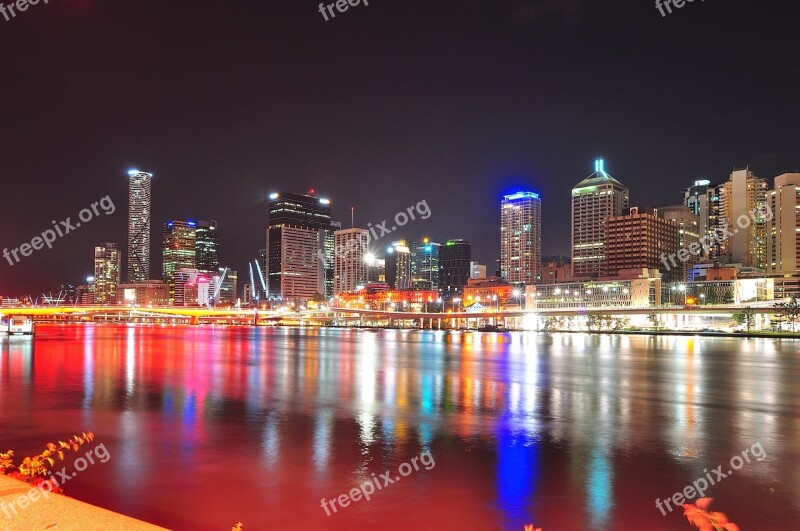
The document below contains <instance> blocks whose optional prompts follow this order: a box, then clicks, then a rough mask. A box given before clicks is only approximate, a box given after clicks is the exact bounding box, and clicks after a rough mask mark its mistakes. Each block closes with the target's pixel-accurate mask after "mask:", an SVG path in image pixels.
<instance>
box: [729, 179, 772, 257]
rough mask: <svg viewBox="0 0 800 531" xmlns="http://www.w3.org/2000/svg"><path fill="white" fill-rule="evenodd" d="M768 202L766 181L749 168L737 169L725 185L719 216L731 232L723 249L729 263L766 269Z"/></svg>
mask: <svg viewBox="0 0 800 531" xmlns="http://www.w3.org/2000/svg"><path fill="white" fill-rule="evenodd" d="M766 201H767V180H766V179H761V178H759V177H756V176H755V174H754V173H753V172H752V171H750V169H749V168H746V169H743V170H734V171H733V173H731V176H730V179H728V180H727V181H726V182H725V183H723V184H722V193H721V196H720V218H721V224H722V229H723V231H725V233H726V234H727V235H728V237H727V238H726V239H725V240H724V243H723V249H722V251H723V254H724V255H725V258H726V259H727V260H728V262H730V263H740V264H743V265H744V266H746V267H755V268H758V269H766V265H767V256H766V249H767V247H766V230H767V227H766V220H765V219H764V212H765V210H766Z"/></svg>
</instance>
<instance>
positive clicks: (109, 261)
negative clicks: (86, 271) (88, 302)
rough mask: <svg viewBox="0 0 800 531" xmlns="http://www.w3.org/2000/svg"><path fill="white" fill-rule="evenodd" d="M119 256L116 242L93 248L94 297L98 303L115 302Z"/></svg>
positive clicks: (110, 303) (118, 277) (118, 280)
mask: <svg viewBox="0 0 800 531" xmlns="http://www.w3.org/2000/svg"><path fill="white" fill-rule="evenodd" d="M120 265H121V257H120V252H119V246H118V245H117V244H116V243H106V244H104V245H103V246H102V247H95V248H94V298H95V303H96V304H100V305H106V304H108V305H112V304H117V286H119V283H120Z"/></svg>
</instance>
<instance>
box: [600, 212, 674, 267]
mask: <svg viewBox="0 0 800 531" xmlns="http://www.w3.org/2000/svg"><path fill="white" fill-rule="evenodd" d="M679 248H680V235H679V233H678V226H677V225H676V224H675V223H673V222H671V221H667V220H666V219H664V217H663V214H661V212H659V211H658V210H657V209H653V208H641V207H633V208H631V209H629V211H628V212H627V213H626V214H623V215H621V216H611V217H610V218H608V226H607V229H606V248H605V252H606V260H607V271H608V275H610V276H614V275H617V274H618V273H619V272H620V271H621V270H625V269H653V270H659V271H660V272H661V275H662V278H663V279H664V280H666V281H672V280H680V279H681V278H682V275H683V269H682V268H676V267H672V265H671V264H670V263H669V262H668V261H665V260H664V257H665V256H669V255H676V254H677V253H678V249H679Z"/></svg>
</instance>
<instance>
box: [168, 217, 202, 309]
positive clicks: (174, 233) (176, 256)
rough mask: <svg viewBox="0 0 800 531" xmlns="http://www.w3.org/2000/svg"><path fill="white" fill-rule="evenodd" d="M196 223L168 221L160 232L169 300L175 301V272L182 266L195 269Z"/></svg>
mask: <svg viewBox="0 0 800 531" xmlns="http://www.w3.org/2000/svg"><path fill="white" fill-rule="evenodd" d="M196 241H197V223H195V222H194V221H169V222H167V223H164V228H163V232H162V252H163V272H164V282H166V283H167V286H168V289H169V302H170V304H172V303H173V302H174V301H175V279H176V274H177V273H178V271H180V270H181V269H182V268H185V269H196V267H195V265H196V263H197V248H196Z"/></svg>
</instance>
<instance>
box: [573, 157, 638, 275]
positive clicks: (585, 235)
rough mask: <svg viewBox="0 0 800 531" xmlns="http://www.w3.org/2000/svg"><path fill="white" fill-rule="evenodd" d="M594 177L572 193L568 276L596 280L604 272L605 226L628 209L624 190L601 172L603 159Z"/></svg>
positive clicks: (622, 186) (592, 175)
mask: <svg viewBox="0 0 800 531" xmlns="http://www.w3.org/2000/svg"><path fill="white" fill-rule="evenodd" d="M594 170H595V171H594V173H593V174H591V175H590V176H589V177H587V178H586V179H584V180H582V181H581V182H580V183H578V184H577V185H576V186H575V187H574V188H573V189H572V275H573V276H575V277H597V276H603V275H605V274H606V272H607V268H606V253H605V249H604V246H605V240H606V224H607V223H608V218H609V217H611V216H619V215H621V214H622V213H623V212H624V211H625V209H627V208H628V195H629V192H628V188H627V187H626V186H625V185H624V184H622V183H620V182H619V181H617V180H616V179H614V178H613V177H612V176H611V175H609V174H607V173H606V172H605V168H604V162H603V159H598V160H596V161H595V167H594Z"/></svg>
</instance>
